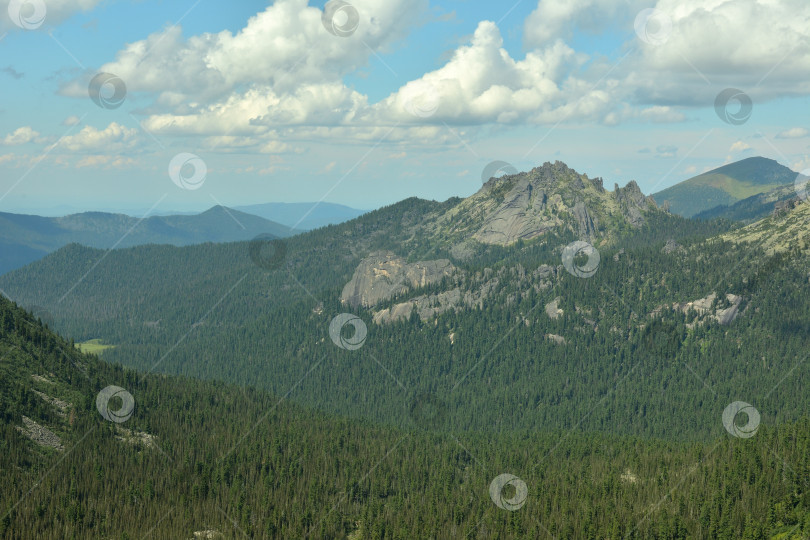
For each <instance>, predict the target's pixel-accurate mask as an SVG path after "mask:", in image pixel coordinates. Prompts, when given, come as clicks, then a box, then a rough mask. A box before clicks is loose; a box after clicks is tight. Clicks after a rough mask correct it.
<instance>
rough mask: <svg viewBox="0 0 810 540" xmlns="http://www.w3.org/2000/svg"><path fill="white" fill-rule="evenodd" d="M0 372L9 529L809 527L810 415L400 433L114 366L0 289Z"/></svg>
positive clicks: (2, 503)
mask: <svg viewBox="0 0 810 540" xmlns="http://www.w3.org/2000/svg"><path fill="white" fill-rule="evenodd" d="M0 371H2V375H3V376H2V378H0V390H1V391H0V405H1V406H2V407H1V408H0V411H2V414H0V430H2V434H3V436H2V439H1V442H0V444H2V446H3V451H2V452H0V467H2V470H3V471H4V474H3V475H2V477H1V478H0V514H2V515H0V534H2V535H3V537H4V538H10V539H21V538H43V539H51V538H54V539H56V538H91V537H92V538H140V537H143V536H144V535H147V536H152V537H155V538H200V537H208V538H232V537H243V536H246V537H257V538H302V537H317V538H354V539H406V538H459V537H474V538H483V537H502V538H507V537H508V538H512V537H523V538H541V537H544V536H549V535H551V536H554V537H564V538H574V537H600V538H651V537H656V538H694V537H712V538H715V537H729V538H743V537H744V538H799V537H802V536H803V535H806V534H807V533H809V532H810V496H809V495H808V489H807V488H808V486H807V478H808V475H810V461H808V458H807V456H808V455H810V453H808V451H809V450H810V420H807V419H802V420H800V421H798V422H796V423H789V424H782V425H779V426H775V425H772V424H771V422H770V421H766V422H763V425H762V426H761V427H760V429H759V430H758V432H757V433H756V435H755V437H753V438H749V439H742V438H734V437H730V436H728V435H727V434H726V435H721V436H720V437H718V438H716V439H713V440H711V441H708V442H706V443H705V444H702V443H701V444H684V443H680V442H663V441H658V440H649V439H647V440H642V439H637V438H628V437H616V436H602V435H588V434H581V433H578V432H573V433H572V432H569V431H568V430H565V431H553V430H541V431H536V432H533V433H529V432H517V433H507V434H502V435H501V436H499V437H497V438H496V439H493V438H492V437H490V436H488V435H485V434H480V433H470V432H464V431H462V430H454V431H453V433H452V434H448V435H442V434H440V433H437V432H433V431H424V430H421V429H416V430H414V429H413V428H412V429H409V430H405V431H401V430H394V429H390V428H385V427H380V426H372V425H369V424H365V423H357V422H354V421H348V420H346V419H345V418H340V417H335V416H331V415H330V416H326V415H323V414H319V413H315V412H312V411H307V410H304V409H301V408H299V407H295V406H292V405H290V404H289V403H287V402H286V401H285V400H284V399H283V398H282V399H279V398H277V397H274V396H271V395H269V394H266V393H263V392H258V391H256V390H253V389H251V388H245V389H240V388H236V387H232V386H227V385H224V384H221V383H206V382H201V381H196V380H192V379H182V378H177V377H165V376H160V375H145V376H144V375H141V374H138V373H135V372H131V371H126V370H123V369H121V368H120V367H117V366H113V365H111V364H107V363H105V362H101V361H99V360H98V358H97V357H95V356H91V355H85V354H82V353H80V352H79V351H77V350H75V349H74V348H73V347H71V343H69V342H67V341H65V340H64V339H62V338H60V337H58V336H56V335H54V334H53V333H51V332H50V331H48V330H47V329H46V328H44V327H43V326H41V324H40V323H38V322H37V321H35V320H34V319H32V318H31V316H30V315H28V314H27V313H25V312H24V311H22V310H21V309H19V308H17V307H16V306H14V305H12V304H11V303H10V302H8V301H6V300H5V299H2V298H0ZM109 385H115V386H118V387H119V389H118V390H117V391H118V392H119V394H120V392H121V390H123V391H125V392H126V393H128V394H129V395H131V396H132V403H133V407H132V408H131V409H128V410H131V416H129V417H128V418H126V419H125V420H124V421H123V422H116V421H110V420H108V419H106V418H105V417H104V416H102V414H100V413H101V412H102V411H103V412H105V413H106V414H108V415H109V414H110V411H113V412H118V413H121V409H119V407H121V406H122V404H123V403H124V402H123V401H121V402H119V403H115V399H117V398H113V399H112V400H110V401H109V402H106V401H102V402H101V405H99V395H101V394H102V393H101V390H102V389H104V388H106V387H108V386H109ZM122 414H123V413H122ZM116 418H117V417H116ZM414 418H417V416H414ZM117 419H120V418H117ZM720 420H721V419H720V416H719V415H714V418H713V420H712V422H713V423H720ZM421 425H423V426H424V424H421ZM502 474H513V475H514V477H517V481H519V482H522V483H523V484H524V485H525V486H526V492H525V495H522V496H521V499H519V500H517V499H510V498H512V497H515V491H514V490H513V491H512V492H511V493H510V492H508V491H507V490H504V491H503V492H501V495H500V497H504V498H506V500H507V501H508V500H511V501H513V502H512V503H510V504H511V506H505V503H504V502H503V500H502V499H501V498H500V497H497V498H496V497H495V496H493V495H491V494H490V490H491V485H492V483H493V482H494V480H495V479H497V478H498V477H499V476H500V475H502ZM499 504H500V507H499ZM504 508H510V509H511V510H506V509H504ZM202 535H208V536H202ZM783 535H787V536H783Z"/></svg>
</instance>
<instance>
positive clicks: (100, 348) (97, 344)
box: [76, 339, 115, 355]
mask: <svg viewBox="0 0 810 540" xmlns="http://www.w3.org/2000/svg"><path fill="white" fill-rule="evenodd" d="M76 347H78V349H79V350H80V351H82V352H83V353H90V354H96V355H100V354H101V353H103V352H104V351H106V350H107V349H112V348H113V347H115V345H105V344H103V343H102V342H101V340H100V339H89V340H87V341H85V342H84V343H77V344H76Z"/></svg>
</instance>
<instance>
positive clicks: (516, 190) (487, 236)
mask: <svg viewBox="0 0 810 540" xmlns="http://www.w3.org/2000/svg"><path fill="white" fill-rule="evenodd" d="M655 208H656V205H655V202H654V201H653V200H652V198H651V197H647V196H645V195H644V194H643V193H642V192H641V190H640V189H639V187H638V184H636V182H634V181H631V182H629V183H628V184H627V185H626V186H625V187H623V188H620V187H618V186H616V189H615V191H613V192H608V191H605V188H604V186H603V180H602V179H601V178H594V179H591V178H588V176H587V175H581V174H579V173H577V172H576V171H574V170H573V169H571V168H569V167H568V166H567V165H566V164H565V163H562V162H559V161H558V162H555V163H544V164H543V165H542V166H541V167H535V168H534V169H532V170H531V171H529V172H523V173H518V174H513V175H507V176H502V177H500V178H490V179H489V180H488V181H487V182H486V183H485V184H484V186H483V187H482V188H481V190H479V191H478V192H477V193H476V194H474V195H472V196H470V197H468V198H467V199H465V200H464V201H463V202H462V203H460V204H459V205H458V206H456V207H454V208H453V209H451V210H449V211H448V212H447V213H446V214H445V215H444V216H443V217H442V218H440V219H439V220H438V222H437V223H436V224H435V227H433V228H432V232H433V234H436V235H439V236H442V237H455V238H460V239H462V240H469V239H472V240H475V241H478V242H480V243H483V244H496V245H504V246H505V245H510V244H513V243H515V242H517V241H518V240H529V239H532V238H535V237H538V236H541V235H543V234H545V233H546V232H548V231H551V230H569V231H571V232H574V233H576V234H577V235H578V236H579V237H580V238H584V239H591V240H594V239H597V238H601V237H602V236H603V235H605V234H609V231H610V229H611V228H612V227H613V226H614V225H615V224H620V223H627V224H629V225H630V226H633V227H639V226H641V225H642V224H643V223H644V221H645V214H646V212H647V211H648V210H653V209H655Z"/></svg>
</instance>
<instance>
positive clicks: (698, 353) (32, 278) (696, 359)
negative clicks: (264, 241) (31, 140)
mask: <svg viewBox="0 0 810 540" xmlns="http://www.w3.org/2000/svg"><path fill="white" fill-rule="evenodd" d="M460 204H462V203H461V202H459V201H458V200H451V201H448V202H446V203H435V202H427V201H418V200H415V199H412V200H407V201H403V202H402V203H400V204H398V205H394V206H391V207H388V208H385V209H381V210H379V211H376V212H372V213H370V214H368V215H366V216H363V217H361V218H359V219H357V220H354V221H352V222H349V223H346V224H342V225H340V226H333V227H328V228H326V229H322V230H320V231H315V232H311V233H307V234H303V235H300V236H297V237H294V238H291V239H289V240H287V241H286V250H285V252H286V260H285V261H284V264H283V265H279V266H277V267H274V268H271V269H267V268H265V267H262V266H257V265H256V264H254V260H253V259H252V258H251V250H250V245H249V244H248V243H233V244H225V245H203V246H190V247H184V248H174V247H171V246H144V247H137V248H131V249H127V250H118V251H116V252H114V253H110V254H109V255H107V256H106V257H104V258H103V260H101V257H102V255H103V253H101V252H99V251H95V250H91V249H88V248H82V247H79V246H68V247H66V248H64V249H62V250H60V251H59V252H57V253H54V254H52V255H51V256H49V257H47V258H46V259H44V260H43V261H40V262H38V263H36V264H33V265H31V266H29V267H27V268H25V269H24V270H21V271H18V272H13V273H11V274H9V275H7V276H4V277H3V278H2V279H0V288H2V289H3V290H4V291H5V292H6V293H7V294H9V295H10V296H11V297H13V298H15V299H17V300H18V301H20V302H23V303H26V304H36V305H40V306H43V307H45V308H46V309H48V310H49V311H51V312H52V314H53V316H54V319H55V321H56V327H57V328H58V329H60V330H61V331H64V332H66V333H67V334H69V335H71V336H74V337H75V339H77V340H79V341H85V340H88V339H95V338H100V339H102V340H103V341H104V342H105V343H110V344H115V345H116V347H115V348H114V349H109V350H106V351H105V352H104V357H105V359H106V360H108V361H111V362H118V363H121V364H123V365H126V366H129V367H133V368H137V369H139V370H144V371H146V370H154V371H160V372H166V373H173V374H181V375H186V376H193V377H198V378H205V379H218V380H225V381H229V382H233V383H238V384H247V385H255V386H258V387H260V388H263V389H265V390H267V391H270V392H273V393H276V394H284V392H286V391H287V390H288V389H289V388H290V387H292V386H293V385H295V388H296V392H294V393H293V394H292V395H291V396H290V399H291V400H293V401H295V402H297V403H300V404H302V405H305V406H307V407H314V408H317V409H320V410H322V411H326V412H329V413H338V414H341V415H347V416H352V417H355V418H360V419H365V420H373V421H375V422H380V423H385V424H392V425H396V426H399V427H407V426H408V425H410V420H409V416H408V414H407V411H408V407H409V404H410V403H411V401H412V400H413V399H414V396H417V395H421V394H424V393H429V394H433V395H437V396H442V398H441V399H442V400H443V401H444V406H445V407H446V409H447V411H448V413H452V415H453V416H452V418H453V423H452V426H453V427H454V428H458V429H464V430H486V431H496V432H509V431H512V430H515V429H529V430H536V429H570V428H572V427H574V426H576V427H577V429H578V430H581V431H583V432H593V431H599V432H611V433H622V434H627V435H635V436H642V435H643V436H655V437H662V438H671V439H689V440H704V441H705V440H708V439H711V438H712V437H716V436H719V435H720V434H721V433H722V427H721V426H720V427H719V426H717V424H716V423H714V422H713V420H712V419H713V418H715V416H716V413H717V411H722V409H723V407H724V406H725V405H726V404H727V403H728V402H730V401H733V400H734V399H736V398H737V397H739V395H741V394H742V395H750V396H754V397H756V398H758V399H762V400H763V401H762V402H761V403H759V406H760V407H761V410H763V412H765V413H766V414H769V415H772V416H773V417H774V418H778V419H779V421H790V420H795V419H797V418H798V417H800V416H801V415H802V414H803V411H805V410H807V407H808V406H809V405H810V396H808V395H807V394H806V392H803V391H802V390H801V389H802V384H801V379H799V378H796V377H790V378H788V379H786V380H784V381H782V382H780V381H781V380H782V378H783V375H784V373H785V372H786V371H787V370H789V369H790V368H791V367H792V366H794V365H795V363H796V362H798V360H799V359H800V357H801V355H802V354H803V351H804V350H805V349H806V347H807V345H808V343H807V339H808V338H807V335H808V333H807V332H805V331H804V330H803V329H807V328H808V327H810V321H808V315H807V314H808V313H810V306H808V298H807V296H806V295H804V294H802V293H801V291H803V290H804V287H805V282H804V279H805V277H804V274H803V271H802V268H803V266H802V265H803V264H806V261H807V252H806V250H805V251H800V252H799V253H798V254H797V256H796V258H795V259H792V260H790V261H788V262H786V263H785V264H784V265H781V266H779V267H777V268H775V269H774V272H773V273H772V275H771V276H769V279H768V280H767V281H764V280H763V281H762V282H761V283H760V284H759V285H757V286H756V287H754V286H753V285H752V284H751V283H752V282H751V281H746V280H747V279H748V278H750V277H753V276H755V275H756V273H757V271H758V269H759V268H760V267H763V266H765V265H766V264H767V263H768V261H769V259H768V255H767V253H766V252H765V250H764V249H760V248H758V247H755V246H754V247H751V246H747V245H743V244H739V245H737V244H734V243H731V242H725V243H723V242H720V241H717V240H710V241H707V240H706V237H708V236H713V235H715V234H717V233H720V232H723V231H725V230H726V229H724V228H723V227H722V226H721V225H720V224H717V223H701V222H693V221H690V220H685V219H683V218H679V217H677V216H667V215H666V214H663V213H660V212H658V213H652V214H650V215H649V216H648V218H647V220H646V222H645V223H644V225H642V226H640V227H638V228H636V229H632V228H628V229H627V230H626V231H625V232H621V231H619V230H616V231H612V232H611V234H610V235H607V237H609V238H611V241H612V243H607V244H604V245H603V244H597V245H598V246H599V250H600V251H601V262H600V264H599V267H598V271H597V272H596V273H595V274H594V275H593V276H592V277H590V278H589V279H582V278H579V277H575V276H574V275H571V274H570V273H569V272H567V271H565V270H564V268H563V265H562V264H561V263H562V250H563V247H565V246H566V244H568V243H569V242H571V241H573V240H574V239H575V237H574V236H573V235H571V233H570V231H568V230H567V229H565V227H566V225H562V226H561V228H560V230H558V231H557V230H551V231H549V232H548V233H547V234H545V235H543V236H540V237H537V238H536V239H534V240H532V241H525V242H524V241H519V242H517V243H516V244H514V245H511V246H493V245H485V244H478V245H474V249H472V250H471V252H470V253H471V254H470V253H468V254H467V255H468V256H467V257H465V258H464V259H457V258H455V257H453V253H452V247H449V248H448V247H447V246H446V245H444V244H442V239H441V238H440V239H438V240H437V241H436V243H431V237H430V236H429V235H427V234H423V235H419V234H415V233H414V231H415V230H416V231H419V230H424V229H423V227H430V226H432V225H433V224H434V223H435V221H434V219H435V216H437V215H446V214H448V213H449V212H450V211H451V210H452V209H454V208H456V207H457V206H458V205H460ZM455 215H458V213H456V214H455ZM594 215H597V214H596V212H595V213H594ZM460 217H463V216H460ZM667 240H677V242H678V243H679V244H680V245H679V246H678V245H677V244H676V245H675V247H672V246H670V243H668V242H666V241H667ZM665 244H666V246H670V247H672V249H671V250H669V251H667V249H665V248H666V246H665ZM381 249H388V250H393V251H394V252H395V253H397V254H399V255H401V256H402V257H404V259H403V260H405V261H412V262H413V264H417V263H418V262H419V261H424V260H427V259H431V260H433V259H439V258H445V257H447V258H448V259H447V260H449V261H451V262H452V263H453V265H454V267H455V268H456V271H455V273H454V274H452V275H450V276H448V277H446V278H442V280H440V281H435V282H431V283H426V284H425V285H423V286H418V287H415V288H413V289H410V290H407V291H403V292H401V293H398V294H397V295H395V296H392V297H390V298H386V299H383V300H382V301H380V302H379V303H376V304H373V305H369V306H360V307H357V308H353V307H352V306H349V305H347V304H345V303H342V302H341V294H342V291H343V289H344V287H345V286H346V284H347V283H348V282H349V281H350V280H352V279H353V275H354V274H355V272H356V271H357V269H358V268H360V265H361V262H362V261H364V260H366V257H367V256H368V255H369V254H371V253H373V252H376V251H378V250H381ZM99 260H101V262H99ZM88 272H89V273H88ZM374 272H378V273H380V272H383V270H379V269H377V270H374ZM372 273H373V272H372ZM85 274H87V276H86V277H85V278H84V279H82V277H83V276H85ZM482 295H485V296H482ZM712 295H714V296H712ZM728 295H742V296H741V300H740V302H742V303H738V304H735V305H731V304H730V303H729V302H730V301H729V300H728V298H729V296H728ZM420 297H422V298H424V300H422V304H421V305H423V306H428V305H430V306H431V307H430V308H429V309H438V308H439V307H441V303H442V302H445V301H446V300H447V299H448V298H453V297H458V298H465V297H469V298H471V299H472V300H471V302H478V303H475V304H471V305H466V304H457V305H456V307H454V308H453V309H447V310H444V311H441V312H439V313H434V314H429V315H427V316H425V318H422V317H421V316H420V315H418V314H417V313H413V312H411V311H408V312H407V313H406V317H404V318H403V319H397V320H394V321H391V322H380V323H378V322H375V321H376V320H379V319H380V317H382V316H384V315H385V310H389V311H390V310H391V309H394V308H395V307H397V306H399V305H402V304H403V303H405V302H408V301H411V300H413V301H414V302H417V300H415V299H418V298H420ZM476 298H480V301H479V300H476ZM704 298H710V300H707V301H706V302H707V307H706V309H709V310H711V312H712V314H713V315H712V316H710V317H707V316H706V314H705V313H697V311H696V310H689V309H688V308H687V307H677V306H687V305H688V303H689V302H695V301H697V300H699V299H704ZM405 305H407V304H405ZM406 309H407V308H406ZM425 309H428V308H427V307H426V308H425ZM727 310H733V311H727ZM721 311H722V312H725V313H727V314H728V313H731V315H735V316H736V320H733V321H731V320H728V321H725V322H724V323H722V324H721V323H720V322H718V319H717V317H718V315H716V314H717V313H720V312H721ZM343 312H352V313H355V314H356V315H357V316H358V317H360V318H361V319H362V320H363V321H364V324H365V325H366V326H367V327H368V335H367V337H366V341H365V344H364V345H363V347H362V348H361V349H360V351H359V352H358V354H357V355H354V356H349V353H348V352H347V351H343V350H340V349H336V348H334V347H332V343H331V339H330V335H329V326H330V323H331V321H332V320H333V319H334V318H335V317H336V316H338V315H339V314H341V313H343ZM558 312H559V313H558ZM411 313H413V314H412V315H411ZM549 313H551V314H552V315H549ZM657 314H660V315H659V316H660V317H661V319H662V324H664V327H665V328H666V329H667V330H666V331H665V332H664V334H665V338H666V336H671V339H674V340H675V341H676V343H677V347H676V348H674V349H672V350H669V349H667V350H664V351H658V350H657V349H656V348H655V347H654V346H653V347H651V340H652V343H653V345H654V344H655V339H654V338H652V337H650V335H649V334H648V332H649V331H650V330H648V328H649V327H650V324H651V322H653V321H654V320H655V318H656V316H657ZM731 315H729V318H731ZM788 321H789V322H788ZM518 322H519V323H520V324H517V323H518ZM451 336H452V337H451ZM555 336H556V337H555ZM764 336H774V337H773V338H772V339H770V338H769V339H764ZM560 338H562V339H560ZM664 341H665V342H668V339H665V340H664ZM501 344H503V345H501ZM684 366H689V369H686V368H685V367H684ZM690 370H691V371H690ZM305 374H306V377H304V375H305ZM695 374H699V375H698V376H696V375H695ZM636 377H640V379H638V380H637V379H636ZM630 380H632V381H635V382H634V383H633V384H624V381H630ZM638 381H642V382H638ZM777 383H779V384H780V385H781V386H780V388H781V390H782V391H781V392H778V393H768V392H767V390H768V389H769V388H770V387H772V386H774V385H776V384H777ZM325 388H326V389H329V391H328V392H325V391H324V389H325ZM754 397H751V399H754ZM594 402H601V403H603V405H604V406H603V407H600V408H598V409H597V410H593V403H594ZM586 413H587V414H586ZM684 416H686V417H687V418H689V419H690V420H689V422H686V421H684V419H683V418H684Z"/></svg>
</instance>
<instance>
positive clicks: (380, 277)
mask: <svg viewBox="0 0 810 540" xmlns="http://www.w3.org/2000/svg"><path fill="white" fill-rule="evenodd" d="M455 269H456V268H455V266H453V264H452V263H451V262H450V261H449V260H447V259H438V260H434V261H419V262H415V263H408V262H407V261H406V260H405V259H403V258H402V257H399V256H397V255H396V254H394V253H393V252H390V251H384V252H377V253H372V254H371V255H369V256H368V257H366V258H365V259H363V260H362V261H361V262H360V264H359V265H358V267H357V269H356V270H355V271H354V275H353V276H352V279H351V280H350V281H349V282H348V283H347V284H346V286H345V287H343V292H342V294H341V295H340V300H341V302H343V303H344V304H348V305H350V306H352V307H358V306H364V307H372V306H374V305H376V304H378V303H380V302H382V301H384V300H389V299H391V298H393V297H394V296H396V295H398V294H402V293H404V292H407V291H409V290H411V289H415V288H418V287H425V286H427V285H431V284H434V283H438V282H440V281H441V280H442V279H444V278H445V277H448V276H451V275H452V274H453V272H454V271H455Z"/></svg>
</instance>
